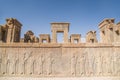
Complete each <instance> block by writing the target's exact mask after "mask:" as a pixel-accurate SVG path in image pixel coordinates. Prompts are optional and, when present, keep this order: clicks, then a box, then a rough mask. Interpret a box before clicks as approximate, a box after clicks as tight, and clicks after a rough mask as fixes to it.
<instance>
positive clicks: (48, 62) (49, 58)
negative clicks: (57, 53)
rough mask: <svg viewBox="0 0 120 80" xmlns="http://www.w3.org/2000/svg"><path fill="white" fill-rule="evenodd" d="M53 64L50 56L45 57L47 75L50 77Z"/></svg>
mask: <svg viewBox="0 0 120 80" xmlns="http://www.w3.org/2000/svg"><path fill="white" fill-rule="evenodd" d="M53 62H54V59H53V58H52V55H51V54H49V56H48V57H47V66H48V67H47V75H51V74H52V68H53V66H52V65H53Z"/></svg>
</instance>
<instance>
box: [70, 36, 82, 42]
mask: <svg viewBox="0 0 120 80" xmlns="http://www.w3.org/2000/svg"><path fill="white" fill-rule="evenodd" d="M80 38H81V35H80V34H71V36H70V41H71V43H80V41H81V40H80Z"/></svg>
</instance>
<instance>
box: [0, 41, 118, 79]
mask: <svg viewBox="0 0 120 80" xmlns="http://www.w3.org/2000/svg"><path fill="white" fill-rule="evenodd" d="M119 66H120V44H119V43H117V44H103V43H94V44H93V43H79V44H71V43H70V44H52V43H47V44H38V43H10V44H6V43H1V44H0V76H29V77H30V76H41V77H47V76H49V77H60V76H63V77H88V76H91V77H95V76H98V77H101V76H105V77H107V76H113V77H115V76H118V77H119V76H120V67H119Z"/></svg>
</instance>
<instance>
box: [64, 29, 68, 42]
mask: <svg viewBox="0 0 120 80" xmlns="http://www.w3.org/2000/svg"><path fill="white" fill-rule="evenodd" d="M64 43H68V30H67V29H66V30H64Z"/></svg>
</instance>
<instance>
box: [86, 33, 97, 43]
mask: <svg viewBox="0 0 120 80" xmlns="http://www.w3.org/2000/svg"><path fill="white" fill-rule="evenodd" d="M86 42H87V43H97V42H98V40H97V37H96V31H89V32H88V33H87V35H86Z"/></svg>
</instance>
